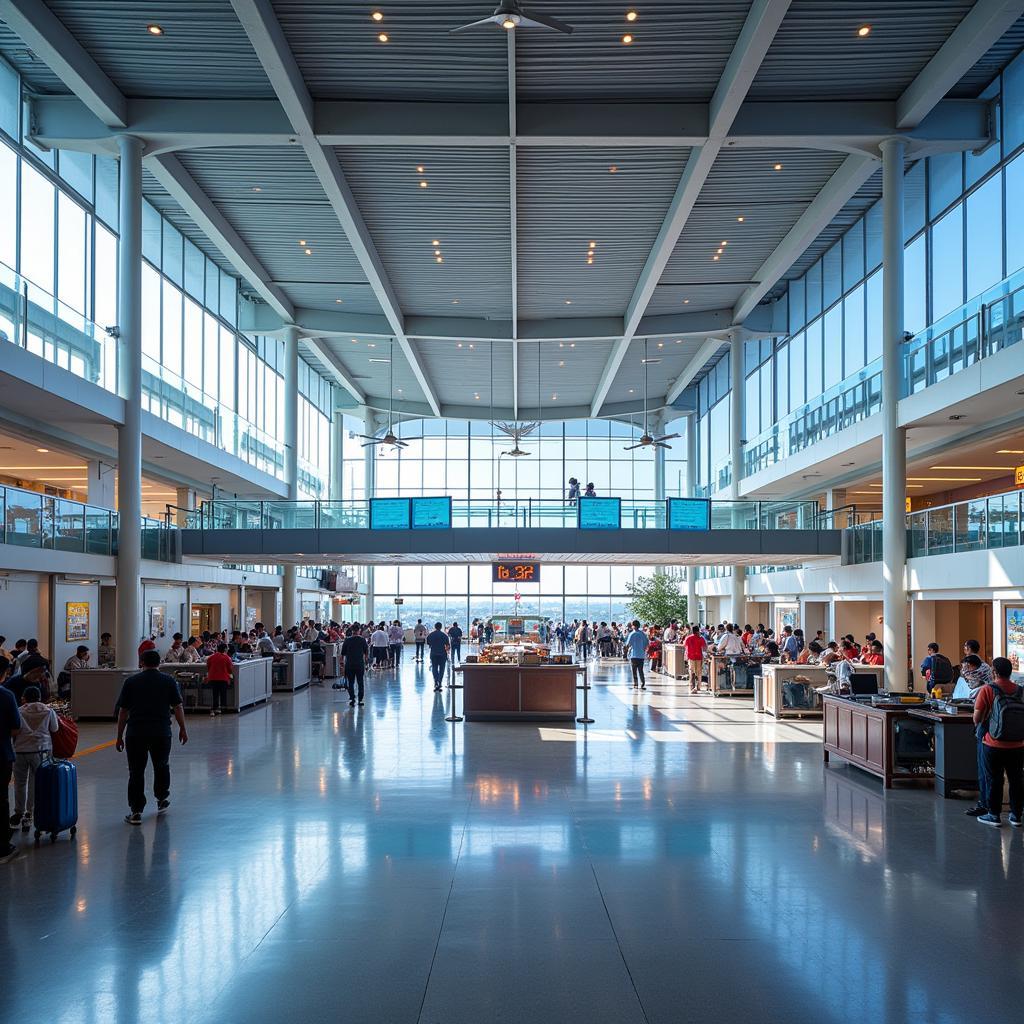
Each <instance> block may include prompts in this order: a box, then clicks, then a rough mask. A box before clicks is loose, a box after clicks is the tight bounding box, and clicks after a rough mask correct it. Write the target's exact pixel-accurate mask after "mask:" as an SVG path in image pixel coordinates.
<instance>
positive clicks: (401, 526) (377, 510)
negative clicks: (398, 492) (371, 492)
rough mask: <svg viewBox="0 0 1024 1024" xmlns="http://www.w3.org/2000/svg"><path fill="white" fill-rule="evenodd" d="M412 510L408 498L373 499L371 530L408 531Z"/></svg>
mask: <svg viewBox="0 0 1024 1024" xmlns="http://www.w3.org/2000/svg"><path fill="white" fill-rule="evenodd" d="M409 522H410V510H409V499H408V498H371V499H370V529H371V530H408V529H409Z"/></svg>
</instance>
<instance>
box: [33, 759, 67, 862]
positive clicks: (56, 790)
mask: <svg viewBox="0 0 1024 1024" xmlns="http://www.w3.org/2000/svg"><path fill="white" fill-rule="evenodd" d="M34 813H35V826H36V829H35V838H36V842H39V837H40V836H41V835H42V834H43V833H44V832H48V833H49V834H50V842H52V843H55V842H57V836H59V835H60V833H61V832H68V831H70V833H71V835H74V834H75V832H77V831H78V829H77V825H78V771H77V770H76V768H75V766H74V764H73V763H72V762H71V761H54V760H49V761H44V762H43V763H42V764H41V765H40V766H39V767H38V768H37V769H36V806H35V812H34Z"/></svg>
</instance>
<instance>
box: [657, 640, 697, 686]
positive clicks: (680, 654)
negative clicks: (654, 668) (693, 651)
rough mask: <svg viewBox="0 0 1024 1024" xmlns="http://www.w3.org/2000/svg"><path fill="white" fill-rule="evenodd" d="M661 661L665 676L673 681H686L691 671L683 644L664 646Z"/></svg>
mask: <svg viewBox="0 0 1024 1024" xmlns="http://www.w3.org/2000/svg"><path fill="white" fill-rule="evenodd" d="M661 659H662V664H663V666H664V669H665V674H666V675H670V676H671V677H672V678H673V679H684V678H685V677H686V676H687V675H688V674H689V671H690V667H689V666H688V665H687V663H686V648H685V647H683V645H682V644H662V647H661Z"/></svg>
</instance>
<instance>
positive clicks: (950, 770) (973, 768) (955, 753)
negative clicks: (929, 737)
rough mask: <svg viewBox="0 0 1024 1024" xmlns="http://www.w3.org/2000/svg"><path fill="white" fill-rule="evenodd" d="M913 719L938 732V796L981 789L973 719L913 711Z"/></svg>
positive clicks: (936, 749) (936, 712)
mask: <svg viewBox="0 0 1024 1024" xmlns="http://www.w3.org/2000/svg"><path fill="white" fill-rule="evenodd" d="M910 714H911V717H913V718H918V719H921V720H922V721H925V722H930V723H931V724H932V726H933V727H934V729H935V792H936V793H938V794H939V796H943V797H947V798H948V797H951V796H952V795H953V793H954V792H955V791H956V790H963V789H969V790H976V789H977V788H978V753H977V742H976V740H975V733H974V716H973V715H969V714H956V715H950V714H946V713H945V712H942V711H936V710H934V709H933V708H914V709H913V711H911V712H910Z"/></svg>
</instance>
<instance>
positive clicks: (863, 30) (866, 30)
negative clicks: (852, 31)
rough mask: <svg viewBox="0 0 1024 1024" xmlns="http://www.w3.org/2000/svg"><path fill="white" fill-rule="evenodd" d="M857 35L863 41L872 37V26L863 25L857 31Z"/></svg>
mask: <svg viewBox="0 0 1024 1024" xmlns="http://www.w3.org/2000/svg"><path fill="white" fill-rule="evenodd" d="M857 35H859V36H860V37H861V39H863V38H864V37H865V36H869V35H871V26H870V25H861V27H860V28H859V29H857Z"/></svg>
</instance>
